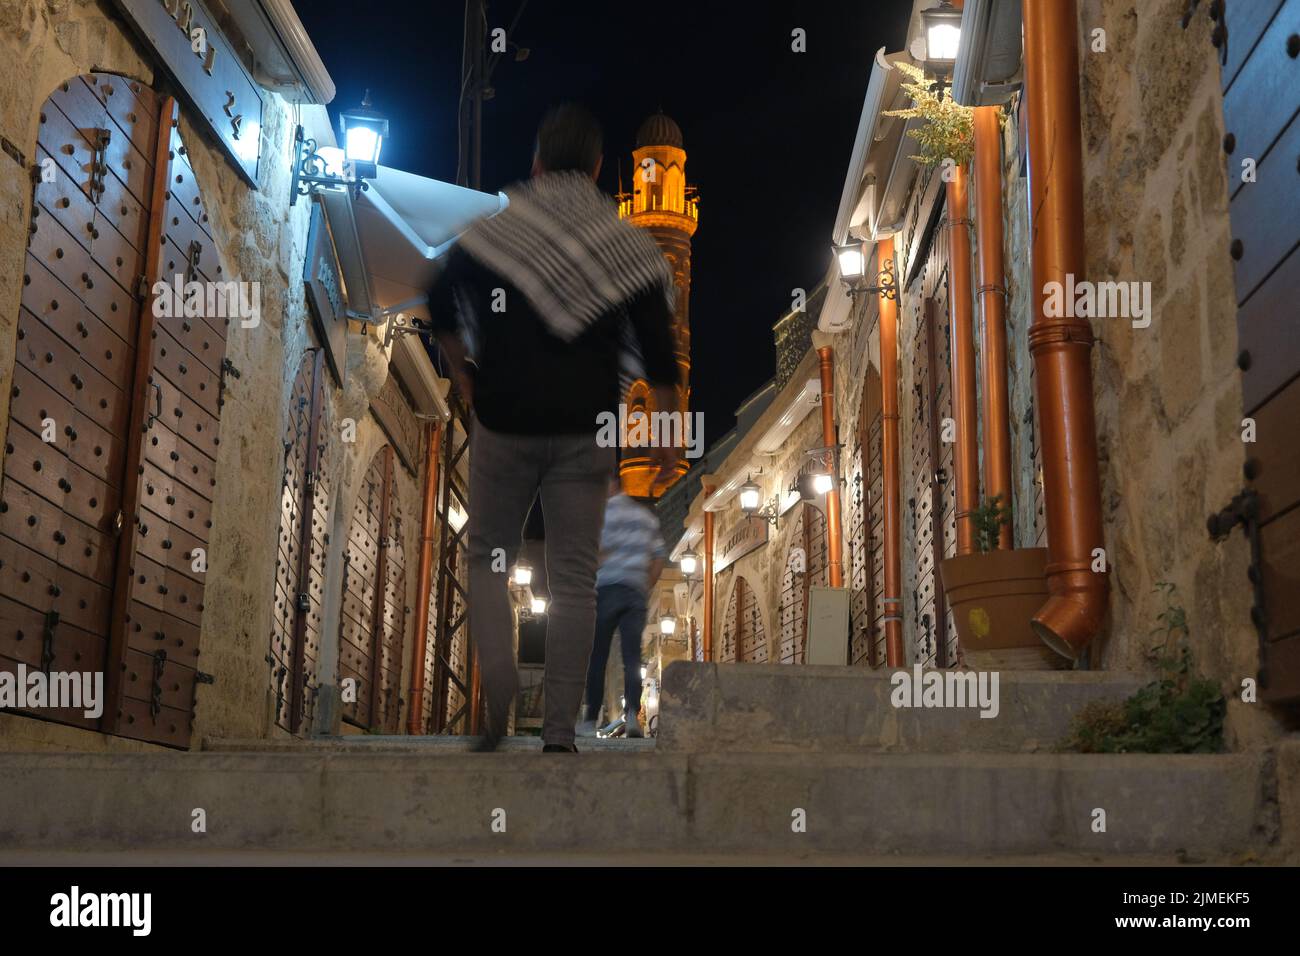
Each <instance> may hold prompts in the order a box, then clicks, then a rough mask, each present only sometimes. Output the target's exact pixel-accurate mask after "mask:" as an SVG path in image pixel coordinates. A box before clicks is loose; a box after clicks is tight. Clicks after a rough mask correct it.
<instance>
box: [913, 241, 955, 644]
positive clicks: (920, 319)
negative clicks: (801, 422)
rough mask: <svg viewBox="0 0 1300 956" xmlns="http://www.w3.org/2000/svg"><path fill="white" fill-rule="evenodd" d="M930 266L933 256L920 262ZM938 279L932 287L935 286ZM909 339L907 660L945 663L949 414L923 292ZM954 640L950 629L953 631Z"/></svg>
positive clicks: (941, 350) (941, 360) (937, 330)
mask: <svg viewBox="0 0 1300 956" xmlns="http://www.w3.org/2000/svg"><path fill="white" fill-rule="evenodd" d="M929 268H933V263H931V265H930V266H929V267H927V271H928V269H929ZM942 288H943V287H942V286H940V287H939V289H938V290H936V291H940V292H942ZM915 308H916V312H915V313H914V314H915V316H916V323H917V325H916V329H917V331H916V338H915V340H914V341H913V345H912V391H913V395H914V399H915V400H914V401H913V403H912V453H911V456H910V461H911V466H912V467H911V471H910V475H909V484H908V488H907V495H908V499H907V508H908V515H909V519H910V529H909V531H910V534H911V536H912V540H913V542H914V546H915V551H914V553H915V555H916V586H915V587H914V589H913V591H912V627H913V630H912V637H911V640H912V646H913V655H912V656H913V660H915V661H918V662H920V663H921V664H922V665H924V666H928V667H946V666H947V665H948V663H949V662H950V661H951V660H953V659H954V657H955V655H953V654H950V653H949V651H950V643H951V642H950V639H949V636H950V634H952V630H951V628H950V627H949V626H948V625H949V620H948V607H947V603H946V602H945V600H944V596H943V591H942V588H941V586H940V583H939V562H940V561H941V560H943V558H944V557H946V556H948V555H950V554H953V553H954V552H955V549H956V538H957V526H956V513H957V501H956V492H955V488H954V486H953V483H952V481H950V480H949V479H950V478H951V476H952V463H953V443H952V442H951V441H945V440H944V438H943V431H944V429H945V422H950V421H951V420H952V388H951V384H950V375H949V372H948V354H949V331H948V323H947V321H946V310H944V309H943V308H942V307H941V303H940V302H937V301H936V300H935V299H934V298H932V297H930V296H921V297H918V299H917V301H916V306H915ZM953 640H955V635H954V636H953Z"/></svg>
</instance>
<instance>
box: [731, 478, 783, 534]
mask: <svg viewBox="0 0 1300 956" xmlns="http://www.w3.org/2000/svg"><path fill="white" fill-rule="evenodd" d="M737 497H738V498H739V500H740V510H741V512H742V513H743V514H744V515H745V516H746V517H748V518H764V519H766V520H767V521H768V523H770V524H773V525H779V522H780V520H781V507H780V503H779V502H778V501H777V500H776V499H775V498H773V499H772V500H771V501H769V502H768V503H767V504H763V489H762V488H760V487H759V486H758V484H757V483H756V482H755V481H754V479H753V478H750V479H749V480H748V481H746V482H745V483H744V484H743V485H741V486H740V491H739V492H738V493H737Z"/></svg>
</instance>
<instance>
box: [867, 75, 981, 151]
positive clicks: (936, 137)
mask: <svg viewBox="0 0 1300 956" xmlns="http://www.w3.org/2000/svg"><path fill="white" fill-rule="evenodd" d="M894 68H895V69H897V70H901V71H902V73H903V75H904V76H905V77H907V79H906V80H904V81H903V84H902V89H903V92H904V93H906V94H907V95H908V96H910V97H911V98H912V105H911V106H910V107H908V108H907V109H904V110H886V111H885V114H884V115H885V116H901V117H903V118H904V119H912V118H914V117H916V118H920V119H922V120H924V121H925V122H923V123H922V124H921V125H920V126H919V127H917V128H916V129H913V130H909V131H908V134H907V135H909V136H911V137H912V138H913V139H915V140H916V141H917V143H919V144H920V147H921V152H920V154H919V155H917V156H913V157H911V158H912V159H914V160H916V161H917V162H918V163H920V164H921V165H923V166H941V165H943V161H944V160H946V159H950V160H952V161H953V162H954V163H955V164H957V165H958V166H964V165H966V164H967V163H968V162H970V158H971V155H972V154H973V153H974V151H975V110H974V108H973V107H970V106H962V105H960V104H959V103H955V102H954V101H953V98H952V97H951V96H948V97H944V96H942V95H941V93H940V92H936V91H935V89H934V86H933V84H931V83H930V82H929V81H927V80H926V78H925V71H924V70H922V69H921V68H920V67H916V66H913V65H912V64H910V63H906V62H897V63H895V64H894Z"/></svg>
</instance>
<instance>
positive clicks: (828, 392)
mask: <svg viewBox="0 0 1300 956" xmlns="http://www.w3.org/2000/svg"><path fill="white" fill-rule="evenodd" d="M833 354H834V353H833V352H832V350H831V347H830V346H829V345H823V346H821V347H820V348H818V349H817V358H818V359H819V360H820V367H821V380H822V445H823V446H824V447H826V448H834V447H835V366H834V363H833V361H832V358H833ZM832 459H834V456H832ZM831 477H832V480H833V484H832V485H831V490H830V491H828V492H826V528H827V534H826V538H827V540H826V550H827V552H828V555H827V564H828V565H829V567H828V568H827V571H828V577H829V579H830V586H831V587H833V588H842V587H844V541H843V531H842V529H841V528H840V476H839V469H838V468H834V467H833V468H832V469H831Z"/></svg>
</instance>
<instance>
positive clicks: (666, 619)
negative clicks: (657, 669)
mask: <svg viewBox="0 0 1300 956" xmlns="http://www.w3.org/2000/svg"><path fill="white" fill-rule="evenodd" d="M676 631H677V618H675V617H673V616H672V615H671V614H665V615H664V616H663V617H661V618H660V619H659V633H660V634H673V633H675V632H676ZM642 676H644V675H642Z"/></svg>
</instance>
